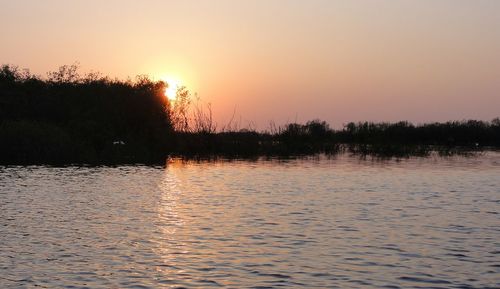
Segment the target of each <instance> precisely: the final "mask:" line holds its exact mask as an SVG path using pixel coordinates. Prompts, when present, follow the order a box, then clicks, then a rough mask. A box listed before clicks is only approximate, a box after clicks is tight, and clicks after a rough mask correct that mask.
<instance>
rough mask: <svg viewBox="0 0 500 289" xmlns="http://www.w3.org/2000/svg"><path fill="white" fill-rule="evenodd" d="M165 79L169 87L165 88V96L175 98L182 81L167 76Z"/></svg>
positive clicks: (170, 98)
mask: <svg viewBox="0 0 500 289" xmlns="http://www.w3.org/2000/svg"><path fill="white" fill-rule="evenodd" d="M163 81H165V82H166V83H167V88H165V96H166V97H167V98H168V99H169V100H175V98H176V96H177V90H178V89H179V87H181V82H180V81H179V80H177V79H173V78H166V79H164V80H163Z"/></svg>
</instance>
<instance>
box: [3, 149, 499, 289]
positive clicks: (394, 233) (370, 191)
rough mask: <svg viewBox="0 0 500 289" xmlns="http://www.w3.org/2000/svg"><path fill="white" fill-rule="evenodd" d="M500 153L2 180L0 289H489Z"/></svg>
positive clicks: (494, 283) (494, 266)
mask: <svg viewBox="0 0 500 289" xmlns="http://www.w3.org/2000/svg"><path fill="white" fill-rule="evenodd" d="M499 213H500V154H499V153H488V154H486V155H484V156H481V157H478V158H463V157H454V158H447V159H442V158H441V159H440V158H428V159H411V160H404V161H400V162H396V161H383V162H380V161H370V160H365V161H361V160H359V159H356V158H350V157H348V156H341V157H339V158H337V159H332V160H327V159H319V160H318V159H312V160H295V161H286V162H285V161H281V162H279V161H258V162H245V161H235V162H216V163H213V162H212V163H180V162H173V163H171V164H169V165H167V166H166V167H147V166H123V167H113V168H111V167H66V168H54V167H36V166H34V167H0V288H16V287H19V288H32V287H33V288H34V287H36V288H54V287H56V288H58V287H67V288H84V287H88V288H99V287H100V288H196V287H198V288H209V287H225V288H293V287H296V288H335V287H339V288H350V287H352V288H359V287H381V288H398V287H401V288H410V287H412V288H419V287H420V288H429V287H432V288H483V287H499V286H500V215H499Z"/></svg>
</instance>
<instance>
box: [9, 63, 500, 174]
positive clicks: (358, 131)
mask: <svg viewBox="0 0 500 289" xmlns="http://www.w3.org/2000/svg"><path fill="white" fill-rule="evenodd" d="M167 85H168V84H167V83H165V82H163V81H153V80H151V79H150V78H148V77H147V76H138V77H137V78H136V79H135V80H133V81H132V80H119V79H111V78H109V77H106V76H102V75H101V74H99V73H88V74H85V75H80V74H79V72H78V66H77V65H65V66H61V67H60V68H59V69H58V70H56V71H54V72H49V73H48V74H47V77H44V78H42V77H40V76H36V75H33V74H31V73H30V72H29V71H27V70H21V69H19V68H18V67H16V66H10V65H3V66H2V67H1V68H0V163H3V164H38V163H51V164H70V163H89V164H103V163H125V162H130V163H137V162H144V163H150V162H164V161H165V158H166V157H168V156H169V155H178V156H187V157H203V156H226V157H255V156H262V155H268V156H287V155H306V154H316V153H327V154H333V153H338V152H341V151H349V152H351V153H356V154H361V155H370V154H371V155H381V156H385V155H387V156H410V155H428V154H429V152H430V151H432V150H438V151H440V152H443V153H445V154H446V153H449V152H453V151H455V150H457V149H458V148H460V149H466V150H477V149H482V148H485V147H496V148H498V147H500V120H499V119H498V118H495V119H493V120H492V121H478V120H463V121H450V122H445V123H426V124H419V125H414V124H412V123H409V122H406V121H402V122H397V123H373V122H358V123H354V122H351V123H347V124H345V125H344V126H343V127H342V128H341V129H337V130H336V129H333V128H330V126H329V125H328V123H326V122H324V121H321V120H312V121H309V122H307V123H305V124H299V123H290V124H286V125H282V126H275V125H271V126H270V128H269V129H268V130H265V131H256V130H255V129H249V128H246V129H240V128H239V127H238V126H236V125H231V124H228V125H226V126H225V127H224V128H223V129H220V130H217V126H216V125H215V123H214V122H213V118H212V114H211V110H210V107H208V108H206V109H203V108H202V107H199V106H195V107H194V108H193V107H192V101H191V100H192V99H191V95H190V93H189V91H188V90H187V89H186V88H180V89H179V91H178V94H177V99H176V100H175V101H174V102H172V103H171V102H170V101H169V100H168V99H167V98H166V97H165V94H164V92H165V89H166V87H167Z"/></svg>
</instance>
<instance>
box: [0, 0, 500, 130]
mask: <svg viewBox="0 0 500 289" xmlns="http://www.w3.org/2000/svg"><path fill="white" fill-rule="evenodd" d="M75 62H79V63H80V66H81V69H82V71H83V72H86V71H90V70H94V71H100V72H102V73H103V74H105V75H109V76H112V77H115V76H116V77H118V78H121V79H125V78H127V77H131V78H134V77H135V75H138V74H148V75H150V76H151V77H152V78H154V79H165V78H174V79H178V80H180V81H181V82H182V83H183V84H184V85H186V86H187V87H188V89H190V90H191V91H193V92H197V93H198V95H199V97H200V98H201V99H202V101H204V102H205V103H208V102H210V103H211V104H212V107H213V112H214V114H215V118H216V120H217V122H218V123H219V125H222V124H223V123H225V122H227V121H228V120H229V118H230V117H231V115H233V112H234V111H236V113H235V116H236V119H238V120H239V119H241V121H242V125H243V126H245V125H248V123H250V122H253V123H254V125H255V126H256V127H257V128H260V129H265V128H266V126H267V125H268V123H269V121H275V122H276V123H278V124H282V123H286V122H292V121H299V122H303V121H307V120H310V119H315V118H319V119H322V120H326V121H328V122H329V123H331V124H332V125H333V126H334V127H340V126H342V124H343V123H345V122H348V121H362V120H370V121H397V120H409V121H412V122H415V123H421V122H430V121H446V120H461V119H469V118H472V119H483V120H491V119H492V118H494V117H498V116H500V1H495V0H491V1H486V0H485V1H481V0H470V1H460V0H414V1H405V0H399V1H390V0H387V1H384V0H379V1H375V0H371V1H370V0H365V1H355V0H349V1H347V0H346V1H334V0H324V1H320V0H307V1H306V0H297V1H294V0H282V1H278V0H274V1H272V0H239V1H237V0H236V1H235V0H227V1H226V0H197V1H188V0H181V1H167V0H165V1H124V0H119V1H118V0H116V1H90V0H84V1H67V0H64V1H50V0H48V1H38V0H33V1H26V0H19V1H11V0H9V1H7V0H0V64H14V65H18V66H20V67H22V68H29V69H30V70H31V72H33V73H36V74H40V75H42V76H45V74H46V72H47V71H52V70H55V69H57V67H58V66H60V65H63V64H72V63H75Z"/></svg>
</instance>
